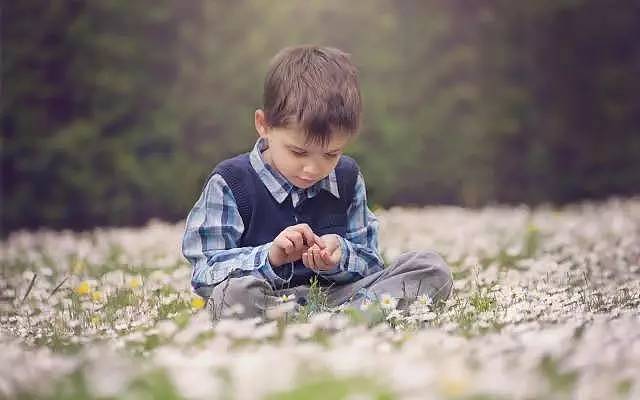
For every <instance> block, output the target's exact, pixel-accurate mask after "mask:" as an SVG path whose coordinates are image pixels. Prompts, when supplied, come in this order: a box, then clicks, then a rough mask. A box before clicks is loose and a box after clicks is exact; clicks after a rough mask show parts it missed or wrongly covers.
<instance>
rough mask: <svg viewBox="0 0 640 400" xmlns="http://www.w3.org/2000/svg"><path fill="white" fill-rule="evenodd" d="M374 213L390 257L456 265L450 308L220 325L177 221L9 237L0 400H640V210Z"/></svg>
mask: <svg viewBox="0 0 640 400" xmlns="http://www.w3.org/2000/svg"><path fill="white" fill-rule="evenodd" d="M376 215H377V216H378V217H379V220H380V224H381V225H380V227H381V237H380V246H381V250H382V253H383V256H384V258H385V259H386V260H387V261H391V260H393V259H394V258H395V257H397V256H398V255H399V254H401V253H402V252H404V251H408V250H412V249H432V250H435V251H438V252H439V253H440V254H441V255H442V256H443V257H444V258H445V259H446V260H447V261H448V262H449V264H450V265H451V268H452V270H453V273H454V279H455V285H454V291H453V294H452V296H451V297H450V298H449V300H448V301H447V302H446V303H445V304H433V303H432V302H431V300H430V299H429V298H426V297H420V298H418V299H417V300H416V301H415V302H414V303H413V304H412V305H411V306H410V307H409V308H408V309H406V310H405V309H403V310H398V309H396V305H397V299H394V298H392V297H389V296H383V298H381V299H380V301H379V302H375V303H371V304H366V305H365V306H363V307H361V308H358V309H355V308H350V307H341V308H340V309H328V308H326V307H325V306H324V304H323V293H322V291H321V290H319V289H315V290H313V291H312V297H311V299H310V302H309V303H308V304H307V305H306V306H305V307H303V308H302V309H301V310H299V311H298V312H292V311H291V307H289V305H290V304H292V302H293V301H294V300H295V299H286V298H285V299H282V306H280V309H279V310H275V311H276V312H272V313H270V314H269V315H268V318H266V319H264V320H259V319H256V320H238V319H234V318H233V315H229V318H227V319H224V320H222V321H220V322H218V323H216V324H212V321H211V320H210V317H209V315H210V314H209V312H208V306H209V305H208V304H207V303H206V302H205V301H203V300H202V299H200V298H199V297H197V296H195V295H194V294H193V293H192V292H191V289H190V285H189V278H190V272H191V270H190V268H189V266H188V265H187V263H186V261H185V260H184V259H183V258H182V256H181V254H180V239H181V235H182V229H183V223H179V224H166V223H162V222H157V221H156V222H152V223H150V224H149V225H147V226H146V227H144V228H136V229H126V228H117V229H95V230H93V231H90V232H83V233H76V232H69V231H55V232H54V231H44V230H43V231H38V232H16V233H13V234H12V235H10V236H9V237H8V238H7V239H5V240H4V241H3V242H2V243H1V248H0V251H1V254H0V263H1V265H2V266H1V268H0V399H3V398H7V399H13V398H20V399H36V398H37V399H84V398H100V399H110V398H125V399H140V398H144V399H182V398H189V399H241V400H243V399H350V400H355V399H416V400H417V399H494V398H495V399H502V398H504V399H538V398H545V399H546V398H552V399H554V398H558V399H562V398H573V399H640V198H635V199H611V200H609V201H606V202H598V203H582V204H576V205H572V206H569V207H565V208H562V209H554V208H548V207H540V208H535V209H529V208H527V207H487V208H483V209H479V210H469V209H462V208H454V207H433V208H424V209H406V208H393V209H389V210H379V211H377V212H376ZM232 311H233V310H232ZM231 314H232V313H231Z"/></svg>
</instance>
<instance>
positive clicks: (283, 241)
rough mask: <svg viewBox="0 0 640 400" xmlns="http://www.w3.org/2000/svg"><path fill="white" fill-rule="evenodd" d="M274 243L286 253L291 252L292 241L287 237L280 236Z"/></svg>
mask: <svg viewBox="0 0 640 400" xmlns="http://www.w3.org/2000/svg"><path fill="white" fill-rule="evenodd" d="M276 245H278V247H280V248H281V249H282V251H284V254H286V255H290V254H291V253H293V250H294V248H293V243H292V242H291V240H289V239H288V238H287V237H281V238H280V240H277V241H276Z"/></svg>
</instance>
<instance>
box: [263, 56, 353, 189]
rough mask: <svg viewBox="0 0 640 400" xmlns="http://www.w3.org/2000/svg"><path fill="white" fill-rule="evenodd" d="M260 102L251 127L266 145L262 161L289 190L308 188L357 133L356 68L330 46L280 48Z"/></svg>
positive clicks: (346, 57) (272, 63) (269, 72)
mask: <svg viewBox="0 0 640 400" xmlns="http://www.w3.org/2000/svg"><path fill="white" fill-rule="evenodd" d="M263 102H264V104H263V108H262V109H259V110H256V113H255V124H256V130H257V131H258V135H259V136H261V137H264V138H266V139H267V141H268V143H269V149H268V150H267V152H266V153H265V160H266V161H267V162H268V163H269V164H271V165H272V166H273V167H275V168H276V169H277V170H279V172H280V173H282V174H283V175H284V176H285V177H286V178H287V179H289V181H290V182H291V183H293V184H294V185H295V186H298V187H302V188H304V187H309V186H311V185H313V184H314V183H315V182H317V181H319V180H321V179H323V178H324V177H326V176H327V175H328V174H329V173H330V172H331V171H332V170H333V168H335V166H336V164H337V162H338V160H339V157H340V155H341V154H342V151H343V149H344V147H345V146H346V145H347V144H348V142H349V141H350V139H351V138H352V137H353V136H355V135H356V134H357V132H358V128H359V125H360V114H361V112H362V103H361V99H360V88H359V84H358V71H357V68H356V67H355V65H353V63H352V62H351V60H350V57H349V55H348V54H346V53H344V52H342V51H341V50H338V49H335V48H330V47H317V46H296V47H288V48H285V49H283V50H281V51H280V52H279V53H278V54H277V55H276V56H275V57H274V58H273V60H272V61H271V64H270V67H269V70H268V72H267V75H266V78H265V82H264V95H263Z"/></svg>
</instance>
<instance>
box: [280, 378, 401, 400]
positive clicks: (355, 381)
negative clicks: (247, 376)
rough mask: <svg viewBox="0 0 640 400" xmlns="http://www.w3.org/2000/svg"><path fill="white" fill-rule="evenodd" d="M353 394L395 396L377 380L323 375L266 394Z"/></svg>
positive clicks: (301, 398)
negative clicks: (291, 387) (323, 376)
mask: <svg viewBox="0 0 640 400" xmlns="http://www.w3.org/2000/svg"><path fill="white" fill-rule="evenodd" d="M353 395H364V396H366V397H365V398H367V399H375V400H393V399H395V398H396V396H394V395H393V393H392V392H391V391H389V390H388V389H385V388H383V387H382V386H381V385H380V384H379V383H378V382H376V381H374V380H372V379H368V378H363V377H351V378H337V377H325V378H322V379H317V380H310V381H309V382H306V383H302V384H299V385H298V386H296V387H295V388H293V389H291V390H288V391H286V392H280V393H274V394H272V395H270V396H267V399H268V400H325V399H335V400H340V399H346V398H348V397H349V396H353Z"/></svg>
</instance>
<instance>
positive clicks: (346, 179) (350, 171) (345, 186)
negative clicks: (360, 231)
mask: <svg viewBox="0 0 640 400" xmlns="http://www.w3.org/2000/svg"><path fill="white" fill-rule="evenodd" d="M340 164H341V165H339V167H338V168H336V178H337V180H338V190H339V191H340V198H341V199H342V200H343V201H344V202H345V203H346V206H347V207H349V205H350V204H351V201H352V200H353V196H354V195H355V188H356V182H357V180H358V173H359V172H360V169H359V168H358V164H357V163H356V161H355V160H354V159H353V158H351V157H349V156H342V160H341V163H340ZM343 194H344V196H343Z"/></svg>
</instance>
